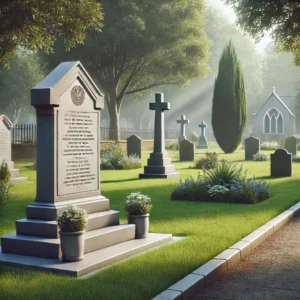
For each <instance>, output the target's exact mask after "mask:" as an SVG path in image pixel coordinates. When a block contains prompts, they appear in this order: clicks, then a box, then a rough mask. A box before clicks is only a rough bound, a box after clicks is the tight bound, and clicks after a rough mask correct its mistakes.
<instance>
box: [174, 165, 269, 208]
mask: <svg viewBox="0 0 300 300" xmlns="http://www.w3.org/2000/svg"><path fill="white" fill-rule="evenodd" d="M269 188H270V183H269V184H267V182H266V181H265V180H258V179H256V178H255V177H252V178H250V179H247V171H245V172H244V174H243V169H242V167H240V168H239V169H237V167H236V165H232V164H230V163H228V162H226V161H225V160H223V161H222V163H221V164H218V165H217V166H216V167H215V168H214V169H212V170H210V171H205V172H204V175H203V176H201V175H200V174H199V175H198V178H197V179H196V180H195V179H194V178H193V177H191V176H190V177H189V178H187V179H185V180H180V183H179V184H178V185H176V186H175V189H174V191H173V192H172V194H171V199H172V200H189V201H212V202H230V203H249V204H255V203H258V202H260V201H263V200H266V199H268V198H269V197H270V194H269Z"/></svg>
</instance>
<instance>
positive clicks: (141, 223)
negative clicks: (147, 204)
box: [128, 214, 149, 239]
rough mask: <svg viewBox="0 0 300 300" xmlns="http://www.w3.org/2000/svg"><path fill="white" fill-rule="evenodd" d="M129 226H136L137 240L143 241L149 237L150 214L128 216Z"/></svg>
mask: <svg viewBox="0 0 300 300" xmlns="http://www.w3.org/2000/svg"><path fill="white" fill-rule="evenodd" d="M128 224H134V225H135V238H136V239H143V238H146V237H147V236H148V231H149V214H146V215H128Z"/></svg>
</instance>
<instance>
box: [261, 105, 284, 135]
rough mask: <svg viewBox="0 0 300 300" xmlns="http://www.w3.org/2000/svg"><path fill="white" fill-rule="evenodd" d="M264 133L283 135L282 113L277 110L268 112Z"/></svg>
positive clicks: (272, 109)
mask: <svg viewBox="0 0 300 300" xmlns="http://www.w3.org/2000/svg"><path fill="white" fill-rule="evenodd" d="M264 132H265V133H273V134H276V133H278V134H282V133H283V116H282V113H281V112H280V111H279V110H278V109H276V108H274V107H273V108H271V109H269V110H268V111H267V113H266V114H265V117H264Z"/></svg>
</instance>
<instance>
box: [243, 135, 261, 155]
mask: <svg viewBox="0 0 300 300" xmlns="http://www.w3.org/2000/svg"><path fill="white" fill-rule="evenodd" d="M259 150H260V140H259V139H258V138H256V137H254V136H250V137H249V138H247V139H245V160H252V158H253V155H255V154H256V153H258V152H259Z"/></svg>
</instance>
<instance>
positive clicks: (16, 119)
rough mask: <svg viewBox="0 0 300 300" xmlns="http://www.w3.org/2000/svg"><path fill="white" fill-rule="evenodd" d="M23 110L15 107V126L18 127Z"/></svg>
mask: <svg viewBox="0 0 300 300" xmlns="http://www.w3.org/2000/svg"><path fill="white" fill-rule="evenodd" d="M21 110H22V109H21V108H19V107H18V106H16V107H15V111H14V120H13V124H14V125H16V124H18V121H19V118H20V113H21Z"/></svg>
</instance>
